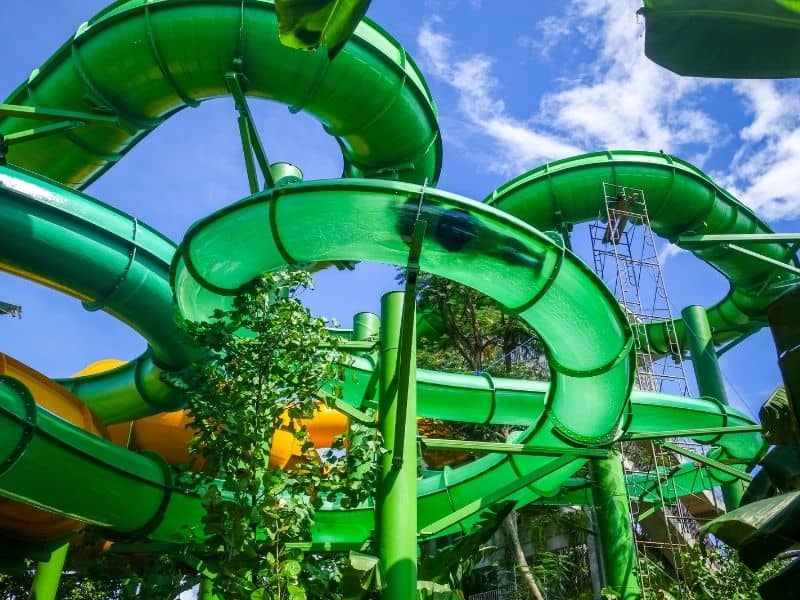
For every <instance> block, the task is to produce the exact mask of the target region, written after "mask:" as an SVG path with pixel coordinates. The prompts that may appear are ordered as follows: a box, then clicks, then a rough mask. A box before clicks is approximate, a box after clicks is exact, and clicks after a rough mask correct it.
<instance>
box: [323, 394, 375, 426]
mask: <svg viewBox="0 0 800 600" xmlns="http://www.w3.org/2000/svg"><path fill="white" fill-rule="evenodd" d="M333 406H334V408H335V409H336V410H338V411H339V412H341V413H344V414H345V415H347V416H348V417H350V418H351V419H353V420H354V421H357V422H359V423H361V424H362V425H369V426H371V427H374V426H375V417H373V416H372V415H370V414H368V413H365V412H364V411H361V410H358V409H357V408H356V407H355V406H353V405H352V404H348V403H347V402H345V401H344V400H342V399H341V398H337V399H336V400H335V401H334V403H333Z"/></svg>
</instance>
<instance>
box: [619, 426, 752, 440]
mask: <svg viewBox="0 0 800 600" xmlns="http://www.w3.org/2000/svg"><path fill="white" fill-rule="evenodd" d="M761 429H762V428H761V425H737V426H735V427H700V428H695V429H674V430H672V431H653V432H648V433H627V434H625V435H623V436H622V438H620V441H622V442H632V441H635V440H658V439H666V438H680V437H689V438H693V437H700V436H703V435H718V434H721V433H724V434H725V435H728V434H731V433H753V432H758V431H761Z"/></svg>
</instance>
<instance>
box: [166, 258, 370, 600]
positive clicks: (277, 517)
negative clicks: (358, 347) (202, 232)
mask: <svg viewBox="0 0 800 600" xmlns="http://www.w3.org/2000/svg"><path fill="white" fill-rule="evenodd" d="M310 285H311V281H310V276H309V275H308V274H307V273H305V272H302V271H295V270H289V271H282V272H276V273H270V274H266V275H264V276H263V277H261V278H259V279H257V280H255V281H254V282H253V283H251V284H250V285H249V286H247V287H246V288H244V289H243V290H241V292H240V293H239V294H238V295H237V296H236V297H235V298H234V299H233V305H232V307H231V308H230V309H229V310H225V311H221V310H218V311H216V312H215V313H214V314H213V315H212V317H211V318H210V319H209V320H208V321H207V322H184V323H183V324H182V325H183V329H184V330H185V331H186V333H187V334H188V336H189V337H190V339H191V340H193V341H194V343H195V344H196V345H197V346H198V347H199V349H200V350H201V351H202V353H203V354H204V357H203V359H202V360H199V361H197V362H196V363H194V364H192V365H190V366H189V367H188V368H186V369H184V370H183V371H181V372H179V373H177V374H175V375H173V376H171V377H170V378H169V381H170V382H171V383H172V384H173V385H175V386H176V387H178V388H179V389H181V390H182V391H183V392H184V394H185V396H186V401H187V404H188V406H189V408H190V410H191V413H192V417H193V423H192V426H193V427H194V428H195V429H196V430H197V434H196V436H195V438H194V440H193V442H192V446H191V451H192V453H194V454H195V455H198V456H200V455H201V456H202V458H203V460H204V461H205V469H204V470H203V471H202V472H201V473H198V474H195V475H193V476H192V477H193V478H194V485H195V486H197V487H198V489H199V490H200V491H201V493H202V501H203V506H204V508H205V510H206V515H205V517H204V521H203V526H204V535H205V539H204V540H203V546H202V549H203V552H204V556H203V561H204V562H203V565H204V570H205V575H206V576H208V577H209V578H211V579H212V580H213V584H214V590H215V593H217V594H218V595H220V596H222V597H225V598H230V599H236V598H242V599H245V598H246V599H248V600H266V599H270V600H273V599H274V600H302V599H304V598H306V597H308V594H307V593H306V589H305V586H304V583H303V582H304V581H305V582H306V583H309V582H311V581H313V583H314V585H327V583H328V581H326V582H324V583H323V584H320V582H319V581H318V580H319V578H321V577H326V578H327V579H332V578H335V577H336V575H334V572H335V569H332V568H331V569H327V570H324V569H323V570H319V569H318V570H317V571H316V572H315V573H313V574H312V575H311V576H309V575H308V574H307V575H306V576H303V564H304V563H303V552H302V550H301V548H302V547H303V544H304V543H307V542H308V541H309V540H310V530H311V525H312V523H313V520H314V514H315V511H316V510H317V509H319V508H320V507H321V506H322V505H323V503H324V502H325V501H336V502H338V503H339V504H341V505H343V506H354V505H356V504H357V503H358V502H360V501H362V500H363V499H364V498H366V497H367V496H368V495H369V493H370V491H371V490H372V489H373V487H374V479H375V477H376V470H375V462H376V461H375V449H376V448H377V447H378V445H379V440H378V439H377V435H376V433H375V432H374V430H372V429H371V428H369V427H365V426H363V425H356V426H353V427H351V428H350V431H349V432H348V434H347V436H346V437H345V438H344V439H340V440H338V441H337V442H336V443H335V444H334V448H333V450H332V451H331V452H329V453H327V454H326V455H325V456H324V457H321V456H320V455H319V454H318V453H317V452H316V451H315V449H314V447H313V445H312V443H311V441H310V439H309V435H308V431H307V430H306V427H305V426H304V425H303V421H304V420H306V419H310V418H312V417H313V415H314V413H315V411H316V410H317V409H318V407H319V406H320V404H321V403H325V402H331V401H332V400H331V399H332V398H335V396H336V393H337V383H336V382H337V378H338V367H337V360H338V359H339V353H338V351H337V349H336V346H337V344H336V339H335V338H334V337H333V336H332V335H331V334H330V333H329V331H328V329H327V328H326V326H327V323H326V321H325V320H323V319H320V318H315V317H313V316H312V315H311V314H310V312H309V311H308V309H306V308H305V307H304V306H303V305H302V304H301V303H300V301H299V299H298V295H299V293H301V292H302V291H303V290H304V289H306V288H308V287H309V286H310ZM321 390H325V393H321ZM278 429H283V430H288V431H290V432H291V433H292V435H293V436H294V438H295V439H296V441H297V444H298V446H299V449H300V450H299V453H298V454H299V455H298V456H295V457H293V460H292V464H291V468H290V469H286V470H282V469H281V468H279V467H278V466H275V465H270V462H269V457H270V450H271V446H272V440H273V437H274V435H275V432H276V431H277V430H278ZM334 566H335V564H334ZM334 583H335V582H334ZM331 597H334V596H331Z"/></svg>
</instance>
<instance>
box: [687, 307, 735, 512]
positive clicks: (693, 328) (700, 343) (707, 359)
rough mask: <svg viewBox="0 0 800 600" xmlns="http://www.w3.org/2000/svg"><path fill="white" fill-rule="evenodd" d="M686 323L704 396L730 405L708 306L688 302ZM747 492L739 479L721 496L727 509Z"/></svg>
mask: <svg viewBox="0 0 800 600" xmlns="http://www.w3.org/2000/svg"><path fill="white" fill-rule="evenodd" d="M681 316H682V317H683V322H684V324H685V325H686V337H687V339H688V341H689V355H690V356H691V359H692V366H693V367H694V377H695V379H696V380H697V388H698V391H699V392H700V395H701V396H711V397H712V398H715V399H716V400H717V401H719V402H720V403H721V404H723V405H725V406H728V405H729V403H728V394H727V393H726V391H725V382H724V381H723V379H722V371H720V368H719V357H718V356H717V351H716V350H715V349H714V340H713V339H712V337H711V326H710V325H709V323H708V315H707V314H706V309H705V308H704V307H702V306H698V305H696V304H695V305H692V306H687V307H686V308H684V309H683V311H682V312H681ZM743 494H744V485H743V483H742V482H741V481H739V480H738V479H737V480H736V481H732V482H730V483H724V484H722V497H723V499H724V500H725V509H726V510H729V511H730V510H733V509H734V508H736V507H738V506H739V504H740V503H741V501H742V495H743Z"/></svg>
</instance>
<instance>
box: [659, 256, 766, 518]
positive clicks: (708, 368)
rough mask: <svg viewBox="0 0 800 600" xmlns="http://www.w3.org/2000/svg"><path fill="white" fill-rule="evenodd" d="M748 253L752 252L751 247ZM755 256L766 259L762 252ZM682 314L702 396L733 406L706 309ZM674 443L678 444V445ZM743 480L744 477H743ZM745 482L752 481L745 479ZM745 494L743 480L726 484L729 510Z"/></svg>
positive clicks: (694, 308) (691, 308)
mask: <svg viewBox="0 0 800 600" xmlns="http://www.w3.org/2000/svg"><path fill="white" fill-rule="evenodd" d="M746 252H748V253H750V251H749V250H748V251H746ZM752 254H755V253H752ZM755 255H756V256H757V257H760V258H763V257H761V255H760V254H755ZM776 262H777V261H776ZM681 316H682V317H683V323H684V325H685V326H686V338H687V340H688V342H689V354H690V355H691V357H692V367H693V368H694V376H695V380H696V381H697V388H698V390H699V392H700V395H701V396H710V397H712V398H715V399H716V400H717V401H718V402H720V403H721V404H723V405H725V406H729V405H730V403H729V402H728V394H727V392H726V391H725V382H724V381H723V379H722V371H721V370H720V368H719V358H718V356H717V352H716V350H715V348H714V338H713V334H712V331H711V324H710V323H709V320H708V314H707V313H706V309H705V308H704V307H702V306H699V305H692V306H687V307H686V308H684V309H683V310H682V311H681ZM671 445H673V446H674V444H671ZM662 446H665V447H666V446H667V443H664V444H662ZM685 452H687V451H685V450H683V448H681V452H678V454H681V453H683V454H684V456H687V454H685ZM693 454H694V453H693ZM697 456H701V457H702V459H703V460H708V459H706V457H704V456H702V455H699V454H698V455H697ZM700 462H702V461H700ZM714 462H716V461H714ZM704 464H708V463H704ZM718 464H721V463H718ZM726 469H727V470H726ZM720 470H721V471H723V472H724V473H728V474H731V475H734V476H735V477H740V475H741V471H737V470H736V469H733V468H731V467H727V466H726V467H725V468H724V469H720ZM740 479H742V478H741V477H740ZM744 481H749V480H748V479H744ZM743 495H744V488H743V487H742V484H741V481H732V482H730V483H725V484H723V485H722V497H723V499H724V500H725V509H726V510H728V511H730V510H733V509H734V508H736V507H737V506H739V504H740V503H741V501H742V496H743Z"/></svg>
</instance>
